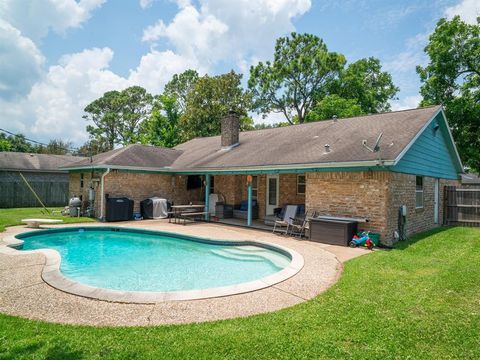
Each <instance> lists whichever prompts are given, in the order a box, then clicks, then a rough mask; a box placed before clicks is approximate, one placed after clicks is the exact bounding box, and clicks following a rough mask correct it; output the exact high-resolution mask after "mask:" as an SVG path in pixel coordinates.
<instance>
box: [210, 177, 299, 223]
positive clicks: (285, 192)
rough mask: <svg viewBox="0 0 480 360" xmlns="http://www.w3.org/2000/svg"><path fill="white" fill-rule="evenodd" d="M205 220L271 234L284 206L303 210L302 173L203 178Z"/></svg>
mask: <svg viewBox="0 0 480 360" xmlns="http://www.w3.org/2000/svg"><path fill="white" fill-rule="evenodd" d="M204 188H205V189H204V190H205V209H206V210H205V211H206V212H207V214H205V220H207V221H213V222H220V223H225V224H229V225H237V226H248V227H253V228H256V229H260V230H271V229H272V226H273V223H274V220H275V215H274V214H275V213H276V212H278V210H279V209H280V208H282V207H283V206H285V205H287V204H295V205H300V206H302V208H303V209H304V207H305V193H306V176H305V173H251V174H250V173H240V174H235V173H233V174H205V175H204Z"/></svg>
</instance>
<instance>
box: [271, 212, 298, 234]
mask: <svg viewBox="0 0 480 360" xmlns="http://www.w3.org/2000/svg"><path fill="white" fill-rule="evenodd" d="M297 208H298V205H287V206H286V207H285V212H284V214H283V218H282V219H281V220H275V223H274V225H273V232H274V233H275V232H276V231H277V227H279V228H280V229H282V228H284V227H286V230H285V231H283V230H281V232H285V234H288V228H289V226H290V225H291V224H292V222H293V219H295V216H296V214H297Z"/></svg>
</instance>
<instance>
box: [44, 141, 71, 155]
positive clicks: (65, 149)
mask: <svg viewBox="0 0 480 360" xmlns="http://www.w3.org/2000/svg"><path fill="white" fill-rule="evenodd" d="M72 147H73V144H72V142H71V141H63V140H61V139H53V140H50V141H49V143H48V144H47V146H42V147H41V148H39V152H40V153H42V154H52V155H66V154H68V153H71V152H72Z"/></svg>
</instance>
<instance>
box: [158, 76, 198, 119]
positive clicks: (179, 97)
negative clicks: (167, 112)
mask: <svg viewBox="0 0 480 360" xmlns="http://www.w3.org/2000/svg"><path fill="white" fill-rule="evenodd" d="M197 80H198V72H196V71H195V70H186V71H184V72H183V73H181V74H175V75H173V77H172V80H170V81H169V82H168V83H167V84H166V85H165V89H164V95H166V96H168V97H170V98H174V99H176V101H177V106H178V111H179V112H180V113H184V112H185V110H186V107H187V99H188V94H189V93H190V91H191V90H192V88H193V87H194V85H195V82H196V81H197Z"/></svg>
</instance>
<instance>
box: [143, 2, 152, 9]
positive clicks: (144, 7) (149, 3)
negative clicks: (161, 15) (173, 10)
mask: <svg viewBox="0 0 480 360" xmlns="http://www.w3.org/2000/svg"><path fill="white" fill-rule="evenodd" d="M153 1H154V0H140V7H141V8H142V9H148V8H149V7H150V6H152V3H153Z"/></svg>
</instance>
